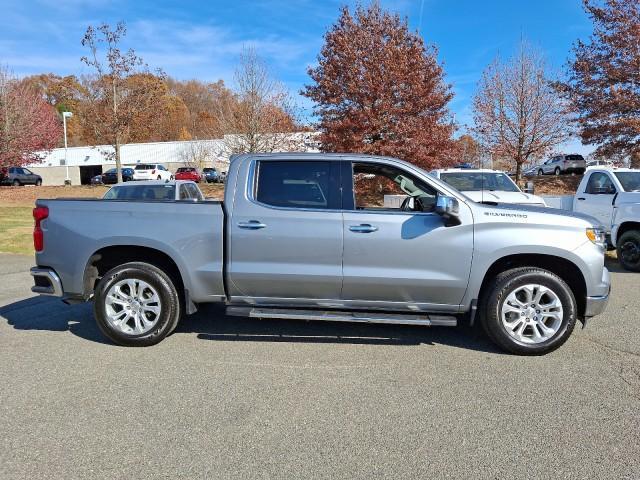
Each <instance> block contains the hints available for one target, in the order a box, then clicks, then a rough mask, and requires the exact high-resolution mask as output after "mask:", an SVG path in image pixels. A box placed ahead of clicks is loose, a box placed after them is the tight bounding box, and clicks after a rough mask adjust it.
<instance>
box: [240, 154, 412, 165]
mask: <svg viewBox="0 0 640 480" xmlns="http://www.w3.org/2000/svg"><path fill="white" fill-rule="evenodd" d="M247 157H249V158H271V159H279V160H301V161H319V160H322V159H325V160H329V159H330V160H338V161H339V160H343V161H345V162H347V161H352V160H362V159H363V158H365V159H371V160H394V161H401V162H404V161H405V160H402V159H399V158H395V157H388V156H382V155H367V154H364V153H315V152H280V153H241V154H237V155H232V156H231V158H230V159H229V162H234V161H238V160H240V159H243V158H247ZM414 166H417V165H414Z"/></svg>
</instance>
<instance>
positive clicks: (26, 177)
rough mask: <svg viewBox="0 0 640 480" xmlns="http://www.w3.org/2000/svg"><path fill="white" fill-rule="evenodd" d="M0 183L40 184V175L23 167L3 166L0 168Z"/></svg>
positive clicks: (16, 185) (18, 184) (15, 184)
mask: <svg viewBox="0 0 640 480" xmlns="http://www.w3.org/2000/svg"><path fill="white" fill-rule="evenodd" d="M0 185H13V186H15V187H18V186H20V185H42V177H41V176H40V175H37V174H35V173H33V172H32V171H31V170H29V169H28V168H24V167H4V168H2V169H0Z"/></svg>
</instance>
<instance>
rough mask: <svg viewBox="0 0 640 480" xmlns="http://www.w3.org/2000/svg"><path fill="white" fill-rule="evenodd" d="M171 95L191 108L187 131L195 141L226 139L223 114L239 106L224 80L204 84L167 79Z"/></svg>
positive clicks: (196, 81) (188, 115) (198, 81)
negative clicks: (221, 117) (234, 106)
mask: <svg viewBox="0 0 640 480" xmlns="http://www.w3.org/2000/svg"><path fill="white" fill-rule="evenodd" d="M167 85H168V87H169V91H170V92H171V94H172V95H174V96H175V97H178V98H180V99H181V100H182V102H183V103H184V105H185V107H186V108H187V111H188V114H187V126H186V130H187V132H188V134H189V136H190V137H191V138H198V139H210V138H222V136H223V135H224V134H225V133H230V132H224V131H223V125H222V123H221V122H220V118H219V115H218V113H219V112H220V111H231V109H232V105H233V104H234V103H235V101H236V100H235V97H234V95H233V92H232V91H231V90H230V89H229V88H227V86H226V85H225V84H224V82H223V81H222V80H218V81H217V82H213V83H205V82H202V81H200V80H186V81H180V80H175V79H172V78H168V79H167Z"/></svg>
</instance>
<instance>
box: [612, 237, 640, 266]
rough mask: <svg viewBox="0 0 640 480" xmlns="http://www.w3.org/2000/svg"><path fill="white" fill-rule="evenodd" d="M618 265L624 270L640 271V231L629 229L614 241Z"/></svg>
mask: <svg viewBox="0 0 640 480" xmlns="http://www.w3.org/2000/svg"><path fill="white" fill-rule="evenodd" d="M616 244H617V254H618V260H619V261H620V265H622V268H624V269H625V270H630V271H632V272H640V231H639V230H629V231H627V232H624V233H623V234H622V235H620V238H619V239H618V241H617V242H616Z"/></svg>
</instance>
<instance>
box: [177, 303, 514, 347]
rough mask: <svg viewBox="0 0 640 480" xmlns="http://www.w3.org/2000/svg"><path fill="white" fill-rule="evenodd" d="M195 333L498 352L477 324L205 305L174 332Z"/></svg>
mask: <svg viewBox="0 0 640 480" xmlns="http://www.w3.org/2000/svg"><path fill="white" fill-rule="evenodd" d="M189 332H195V333H197V335H198V338H199V339H201V340H214V341H224V342H229V341H239V342H288V343H296V342H301V343H343V344H354V345H398V346H411V345H414V346H415V345H422V344H426V345H436V344H440V345H449V346H453V347H458V348H463V349H468V350H478V351H483V352H490V353H502V351H501V350H499V349H498V348H497V347H495V346H494V345H493V344H492V343H491V342H490V341H489V340H488V339H487V338H486V337H485V335H484V333H483V332H482V329H481V328H479V326H477V325H476V326H475V327H469V326H467V325H463V326H459V327H457V328H451V327H421V326H409V325H381V324H363V323H346V322H324V321H302V320H279V319H268V320H267V319H265V320H260V319H255V318H243V317H228V316H226V315H225V314H224V310H223V309H222V308H221V307H218V306H213V305H207V306H204V308H201V310H200V311H199V312H198V314H196V315H192V316H190V317H186V318H185V319H184V320H183V321H182V322H181V324H180V325H178V328H177V329H176V332H175V333H178V334H179V333H189Z"/></svg>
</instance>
